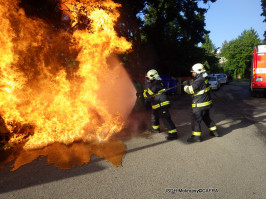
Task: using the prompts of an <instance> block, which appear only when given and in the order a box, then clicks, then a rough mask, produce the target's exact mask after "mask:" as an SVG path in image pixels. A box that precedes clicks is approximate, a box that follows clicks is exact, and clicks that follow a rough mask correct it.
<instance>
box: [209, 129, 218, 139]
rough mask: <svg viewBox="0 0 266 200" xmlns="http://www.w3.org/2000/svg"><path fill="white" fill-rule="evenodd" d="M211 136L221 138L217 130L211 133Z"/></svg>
mask: <svg viewBox="0 0 266 200" xmlns="http://www.w3.org/2000/svg"><path fill="white" fill-rule="evenodd" d="M210 135H211V136H215V137H219V136H220V135H219V133H218V131H217V130H214V131H210Z"/></svg>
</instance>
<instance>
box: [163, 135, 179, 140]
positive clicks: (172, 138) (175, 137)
mask: <svg viewBox="0 0 266 200" xmlns="http://www.w3.org/2000/svg"><path fill="white" fill-rule="evenodd" d="M165 138H166V139H167V140H176V139H177V133H168V136H166V137H165Z"/></svg>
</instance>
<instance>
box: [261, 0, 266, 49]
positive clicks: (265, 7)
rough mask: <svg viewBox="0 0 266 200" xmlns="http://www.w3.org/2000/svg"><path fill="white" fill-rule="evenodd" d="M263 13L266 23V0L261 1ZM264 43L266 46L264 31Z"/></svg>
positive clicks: (265, 33) (265, 32)
mask: <svg viewBox="0 0 266 200" xmlns="http://www.w3.org/2000/svg"><path fill="white" fill-rule="evenodd" d="M261 8H262V13H261V16H263V17H264V20H263V22H266V0H261ZM264 43H265V44H266V31H264Z"/></svg>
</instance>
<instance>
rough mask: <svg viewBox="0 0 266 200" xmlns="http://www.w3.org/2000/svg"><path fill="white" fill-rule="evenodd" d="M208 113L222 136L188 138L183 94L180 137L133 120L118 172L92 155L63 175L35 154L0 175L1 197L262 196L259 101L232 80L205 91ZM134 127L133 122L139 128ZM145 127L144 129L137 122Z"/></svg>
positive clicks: (263, 120) (263, 124) (265, 194)
mask: <svg viewBox="0 0 266 200" xmlns="http://www.w3.org/2000/svg"><path fill="white" fill-rule="evenodd" d="M212 96H213V101H214V106H213V108H212V110H211V116H212V118H213V119H214V121H215V122H216V123H217V127H218V130H219V132H220V134H221V135H222V137H219V138H213V137H211V136H209V135H208V131H207V129H206V127H205V125H204V124H202V127H203V141H202V142H200V143H196V144H187V143H186V139H187V138H188V137H190V135H191V127H190V118H191V117H190V112H191V105H190V102H191V101H190V96H188V95H178V96H175V97H172V107H171V114H172V118H173V121H174V123H175V124H176V126H177V129H178V132H179V139H178V140H175V141H170V142H169V141H166V140H165V136H166V134H165V133H159V134H150V133H147V132H142V131H138V130H137V128H138V125H139V126H141V125H143V123H140V121H142V122H145V123H146V125H149V119H148V117H149V115H146V116H145V115H143V114H135V115H134V116H132V119H134V120H135V121H134V123H133V122H131V124H130V125H131V126H132V124H135V125H136V127H135V129H131V130H128V132H126V133H127V135H125V132H124V135H123V136H121V138H122V139H123V138H124V143H125V144H126V145H127V150H126V154H125V156H124V158H123V162H122V166H121V167H114V166H113V165H112V164H111V163H110V162H107V161H106V160H104V159H100V158H99V157H96V156H93V157H92V160H91V162H90V163H88V164H85V165H82V166H77V167H74V168H72V169H69V170H60V169H57V168H55V167H54V166H52V165H47V164H46V158H45V157H40V158H38V159H36V160H34V161H33V162H32V163H30V164H27V165H24V166H22V167H20V168H19V169H17V170H16V171H13V172H10V171H9V166H7V167H5V168H4V169H3V170H1V171H0V198H5V199H8V198H12V199H14V198H35V199H38V198H54V199H55V198H64V199H65V198H150V199H151V198H184V199H185V198H197V199H200V198H230V199H233V198H266V189H265V186H266V159H265V158H266V98H265V97H264V98H253V97H250V96H249V89H248V83H247V82H232V83H230V84H229V85H225V86H223V87H222V88H221V89H220V90H219V91H216V92H214V93H213V94H212ZM138 123H139V124H138ZM144 125H145V124H144Z"/></svg>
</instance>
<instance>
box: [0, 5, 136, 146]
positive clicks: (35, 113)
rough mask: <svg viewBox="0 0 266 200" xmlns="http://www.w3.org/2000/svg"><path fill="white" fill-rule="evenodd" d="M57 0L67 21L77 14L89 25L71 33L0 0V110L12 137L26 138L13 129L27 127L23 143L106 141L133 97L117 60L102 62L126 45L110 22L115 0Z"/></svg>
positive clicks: (14, 141)
mask: <svg viewBox="0 0 266 200" xmlns="http://www.w3.org/2000/svg"><path fill="white" fill-rule="evenodd" d="M61 1H62V2H61V9H62V10H63V11H64V14H65V15H68V17H69V19H71V22H72V26H73V27H75V26H76V25H77V23H78V22H79V21H78V20H79V15H80V14H82V15H84V16H85V17H86V18H87V19H88V21H89V24H88V27H87V28H85V29H82V30H81V29H78V28H75V29H74V30H75V31H74V32H73V34H69V33H66V32H63V31H54V30H52V29H51V28H50V27H49V25H48V24H47V23H45V22H44V21H42V20H40V19H36V18H34V19H33V18H28V17H27V16H26V14H25V12H24V10H23V9H21V8H19V7H18V5H17V2H16V1H13V0H6V1H1V2H0V19H1V20H0V28H1V37H0V44H1V45H0V115H1V116H2V118H3V119H4V121H5V123H6V126H7V129H8V130H9V131H10V132H11V133H14V135H13V137H12V138H11V139H10V143H12V144H17V143H20V142H21V141H22V140H24V139H25V137H24V136H19V135H18V134H17V133H22V132H27V133H28V134H30V136H29V137H28V138H27V142H26V143H25V145H24V147H23V148H24V150H30V149H36V148H42V147H45V146H47V145H49V144H52V143H55V142H59V143H63V144H71V143H73V142H74V141H84V142H88V141H92V140H98V141H106V140H108V139H109V138H110V136H111V135H112V134H114V133H117V132H119V131H120V130H121V129H122V127H123V124H124V120H125V118H126V117H127V115H128V114H129V112H130V110H131V109H132V107H133V105H134V100H135V99H134V98H131V97H129V96H130V95H132V94H134V92H132V91H134V86H133V84H132V83H131V81H130V79H129V77H128V75H127V73H126V72H125V70H124V69H123V68H122V67H121V65H120V63H119V62H118V61H115V62H112V63H115V64H114V66H112V67H110V65H109V64H108V59H110V58H111V55H113V54H116V53H123V52H125V51H127V50H129V49H130V48H131V44H130V43H129V42H127V41H126V40H125V39H124V38H121V37H118V36H117V34H116V32H115V30H114V23H115V22H116V20H117V18H118V17H119V13H118V12H117V10H116V8H117V7H119V6H120V5H119V4H115V3H113V2H112V1H111V0H105V1H96V0H95V1H94V0H79V1H78V2H76V1H74V0H61ZM81 8H82V9H81ZM69 44H71V45H69ZM73 52H74V53H73ZM75 53H77V55H75V56H73V55H74V54H75ZM111 59H112V58H111ZM69 60H70V61H71V62H69ZM66 61H67V63H68V64H69V65H70V66H66V64H65V63H66ZM125 98H128V99H133V101H132V100H131V101H128V100H127V101H124V100H125Z"/></svg>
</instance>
